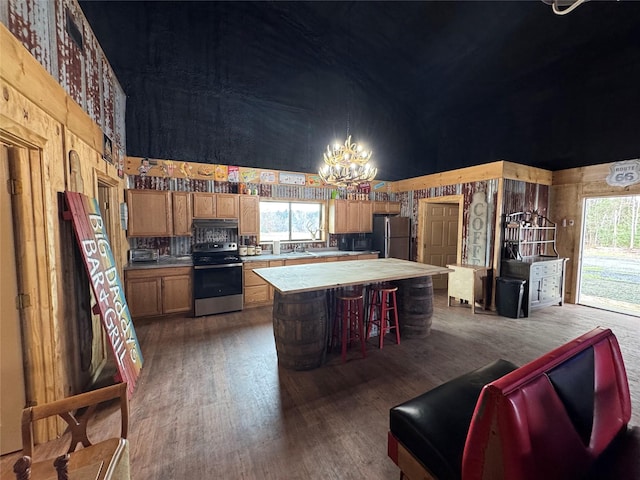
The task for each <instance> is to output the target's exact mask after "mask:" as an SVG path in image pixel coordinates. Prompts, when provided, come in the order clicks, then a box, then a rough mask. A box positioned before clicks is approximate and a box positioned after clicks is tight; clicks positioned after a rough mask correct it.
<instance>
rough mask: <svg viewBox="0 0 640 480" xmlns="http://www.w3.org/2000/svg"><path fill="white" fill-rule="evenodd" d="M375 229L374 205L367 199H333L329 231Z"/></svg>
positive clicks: (367, 230) (330, 207) (366, 230)
mask: <svg viewBox="0 0 640 480" xmlns="http://www.w3.org/2000/svg"><path fill="white" fill-rule="evenodd" d="M371 231H373V205H372V204H371V202H369V201H366V200H331V201H330V202H329V233H368V232H371Z"/></svg>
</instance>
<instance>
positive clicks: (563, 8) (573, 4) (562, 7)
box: [542, 0, 588, 15]
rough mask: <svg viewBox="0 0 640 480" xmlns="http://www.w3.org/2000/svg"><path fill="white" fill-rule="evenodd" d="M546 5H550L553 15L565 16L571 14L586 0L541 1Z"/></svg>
mask: <svg viewBox="0 0 640 480" xmlns="http://www.w3.org/2000/svg"><path fill="white" fill-rule="evenodd" d="M542 1H543V2H544V3H546V4H547V5H551V8H552V9H553V13H555V14H556V15H566V14H567V13H571V12H573V11H574V10H575V9H576V8H578V6H580V5H582V4H583V3H585V2H586V1H588V0H542Z"/></svg>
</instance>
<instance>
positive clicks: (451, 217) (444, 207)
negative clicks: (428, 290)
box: [421, 203, 459, 289]
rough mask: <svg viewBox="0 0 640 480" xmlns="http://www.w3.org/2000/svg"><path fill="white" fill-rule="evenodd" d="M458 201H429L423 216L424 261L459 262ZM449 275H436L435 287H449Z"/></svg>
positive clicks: (440, 264)
mask: <svg viewBox="0 0 640 480" xmlns="http://www.w3.org/2000/svg"><path fill="white" fill-rule="evenodd" d="M458 216H459V205H458V204H457V203H427V204H426V213H425V215H424V216H423V218H421V223H422V225H423V227H422V233H423V235H422V246H421V247H422V256H421V258H422V263H426V264H429V265H437V266H440V267H446V266H447V264H454V263H457V258H458ZM447 277H448V276H447V275H446V274H445V275H434V276H433V288H434V289H445V288H447Z"/></svg>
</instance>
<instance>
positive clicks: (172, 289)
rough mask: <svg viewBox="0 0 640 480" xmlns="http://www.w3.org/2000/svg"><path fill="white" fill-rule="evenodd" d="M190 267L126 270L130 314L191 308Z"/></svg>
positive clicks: (148, 313) (171, 311) (159, 312)
mask: <svg viewBox="0 0 640 480" xmlns="http://www.w3.org/2000/svg"><path fill="white" fill-rule="evenodd" d="M191 270H192V269H191V267H167V268H141V269H133V270H126V271H125V291H126V298H127V304H128V306H129V311H130V312H131V317H132V318H144V317H156V316H161V315H169V314H174V313H187V312H190V311H191V309H192V308H193V288H192V280H191Z"/></svg>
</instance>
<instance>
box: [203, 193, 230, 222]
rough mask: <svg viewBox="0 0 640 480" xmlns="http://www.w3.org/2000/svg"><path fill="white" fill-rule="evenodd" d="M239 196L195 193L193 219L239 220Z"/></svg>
mask: <svg viewBox="0 0 640 480" xmlns="http://www.w3.org/2000/svg"><path fill="white" fill-rule="evenodd" d="M238 212H239V205H238V195H237V194H234V193H201V192H196V193H193V218H205V219H212V218H236V219H237V218H238Z"/></svg>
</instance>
